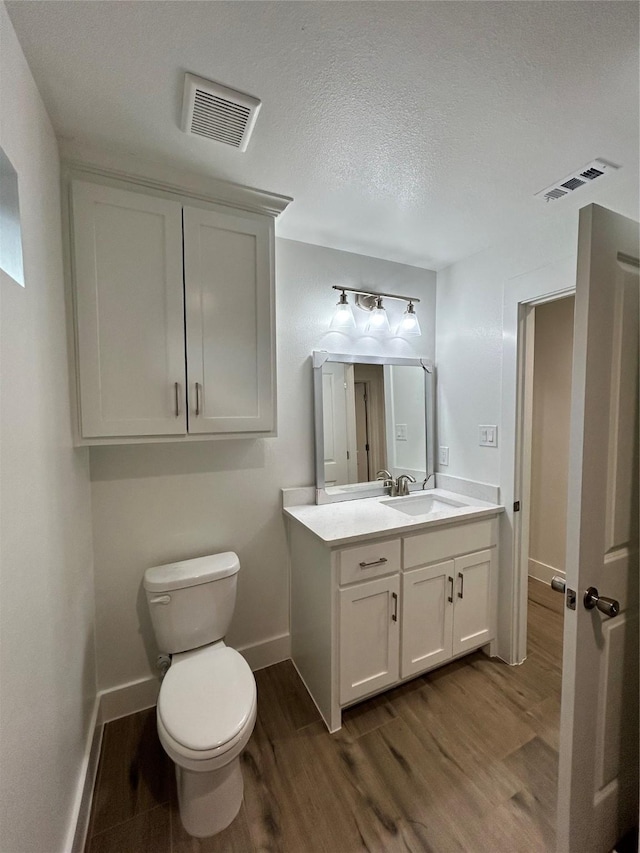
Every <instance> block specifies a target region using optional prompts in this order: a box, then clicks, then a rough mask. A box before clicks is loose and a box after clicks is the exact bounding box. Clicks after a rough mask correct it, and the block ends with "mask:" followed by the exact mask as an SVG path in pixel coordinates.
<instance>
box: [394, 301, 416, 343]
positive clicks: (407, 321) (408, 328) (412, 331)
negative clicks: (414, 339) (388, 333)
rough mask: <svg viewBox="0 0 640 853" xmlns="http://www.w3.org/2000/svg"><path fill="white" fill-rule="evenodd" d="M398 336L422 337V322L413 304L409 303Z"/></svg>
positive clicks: (399, 325) (397, 332) (398, 329)
mask: <svg viewBox="0 0 640 853" xmlns="http://www.w3.org/2000/svg"><path fill="white" fill-rule="evenodd" d="M396 334H397V335H421V334H422V332H421V330H420V321H419V320H418V315H417V314H416V309H415V308H414V305H413V302H409V304H408V305H407V309H406V311H405V312H404V314H403V315H402V320H400V323H399V324H398V328H397V330H396Z"/></svg>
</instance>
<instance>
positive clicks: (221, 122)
mask: <svg viewBox="0 0 640 853" xmlns="http://www.w3.org/2000/svg"><path fill="white" fill-rule="evenodd" d="M259 110H260V101H259V100H258V99H257V98H252V97H251V95H245V94H244V93H243V92H236V91H235V89H228V88H227V87H226V86H221V85H220V83H214V82H213V80H205V79H204V77H196V76H195V74H185V78H184V101H183V104H182V129H183V130H184V132H185V133H191V134H194V135H195V136H204V137H205V138H206V139H213V140H215V141H216V142H223V143H224V144H225V145H231V146H232V147H233V148H237V149H238V150H240V151H246V149H247V145H248V144H249V137H250V136H251V132H252V130H253V127H254V125H255V123H256V118H257V117H258V111H259Z"/></svg>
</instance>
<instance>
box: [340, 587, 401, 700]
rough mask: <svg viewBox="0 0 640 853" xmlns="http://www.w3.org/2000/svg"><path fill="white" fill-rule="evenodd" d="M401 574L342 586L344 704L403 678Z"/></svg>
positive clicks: (341, 623)
mask: <svg viewBox="0 0 640 853" xmlns="http://www.w3.org/2000/svg"><path fill="white" fill-rule="evenodd" d="M399 593H400V578H399V576H398V575H392V576H391V577H386V578H378V579H377V580H373V581H367V582H366V583H361V584H356V585H355V586H351V587H347V588H346V589H341V590H340V704H341V705H344V704H346V703H347V702H352V701H354V700H355V699H359V698H360V697H361V696H366V695H367V694H368V693H373V692H374V691H376V690H382V689H383V688H384V687H388V686H389V685H390V684H395V682H396V681H397V680H398V678H399V669H400V667H399V657H398V655H399V648H400V645H399V644H400V631H399V624H400V623H399V621H398V619H399V610H398V597H399Z"/></svg>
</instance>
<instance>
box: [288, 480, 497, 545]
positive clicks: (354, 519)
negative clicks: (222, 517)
mask: <svg viewBox="0 0 640 853" xmlns="http://www.w3.org/2000/svg"><path fill="white" fill-rule="evenodd" d="M419 495H425V496H430V497H434V498H438V497H441V498H444V499H445V500H447V499H448V500H452V501H456V502H457V503H459V504H462V506H451V507H447V509H446V510H442V511H438V512H429V513H425V514H424V515H406V514H405V513H403V512H398V510H396V509H392V508H391V507H390V506H385V503H388V502H389V501H403V500H407V499H406V498H389V497H388V496H387V495H384V496H380V497H374V498H363V499H361V500H355V501H341V502H338V503H331V504H324V505H322V506H316V505H315V504H314V505H311V506H289V507H285V509H284V510H283V512H284V513H285V514H286V515H288V516H289V517H290V518H293V519H295V520H296V521H297V522H299V523H300V524H302V525H304V527H306V528H307V529H308V530H310V531H311V532H312V533H313V534H314V535H315V536H317V537H318V539H321V540H322V541H323V542H324V543H325V544H326V545H329V546H331V547H333V546H337V545H346V544H348V543H353V542H354V541H357V540H363V539H373V538H375V537H378V536H389V535H392V534H394V533H399V534H402V533H415V532H417V531H418V530H422V529H426V528H429V527H437V526H441V525H444V524H455V523H456V522H460V521H471V520H472V519H474V518H482V517H484V516H491V515H497V514H498V513H501V512H504V507H503V506H499V505H498V504H492V503H487V502H486V501H480V500H476V499H475V498H468V497H466V496H465V495H457V494H454V493H453V492H447V491H445V490H444V489H429V490H427V491H424V492H422V491H418V492H412V493H411V496H410V497H417V496H419Z"/></svg>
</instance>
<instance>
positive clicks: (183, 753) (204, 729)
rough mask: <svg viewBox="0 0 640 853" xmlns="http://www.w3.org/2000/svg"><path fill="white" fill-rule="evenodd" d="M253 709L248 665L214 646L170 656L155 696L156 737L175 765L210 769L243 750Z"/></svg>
mask: <svg viewBox="0 0 640 853" xmlns="http://www.w3.org/2000/svg"><path fill="white" fill-rule="evenodd" d="M256 710H257V696H256V683H255V679H254V677H253V673H252V672H251V669H250V668H249V665H248V664H247V662H246V661H245V659H244V658H243V657H242V655H240V654H239V653H238V652H237V651H235V649H231V648H229V647H228V646H225V644H224V643H223V642H218V643H215V644H213V645H211V646H204V647H203V648H200V649H195V650H193V651H189V652H183V653H182V654H177V655H174V657H173V660H172V664H171V666H170V667H169V670H168V672H167V674H166V676H165V678H164V681H163V682H162V686H161V688H160V695H159V697H158V709H157V717H158V734H159V736H160V740H161V741H162V744H163V746H164V747H165V749H166V751H167V753H168V754H169V755H170V757H171V758H172V759H173V760H174V761H176V762H177V763H178V764H180V765H181V766H183V767H192V766H193V765H194V764H195V765H196V766H197V769H200V770H212V769H215V768H217V767H221V766H223V765H224V764H226V763H228V762H229V761H231V760H233V758H234V757H235V756H236V755H239V753H240V752H241V751H242V749H243V747H244V746H245V745H246V743H247V741H248V740H249V738H250V736H251V732H252V731H253V726H254V724H255V719H256ZM203 762H204V764H203ZM205 765H206V766H205ZM193 769H196V768H195V767H193Z"/></svg>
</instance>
